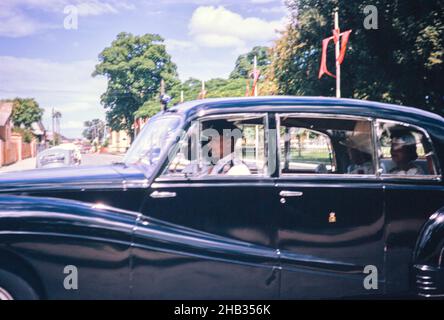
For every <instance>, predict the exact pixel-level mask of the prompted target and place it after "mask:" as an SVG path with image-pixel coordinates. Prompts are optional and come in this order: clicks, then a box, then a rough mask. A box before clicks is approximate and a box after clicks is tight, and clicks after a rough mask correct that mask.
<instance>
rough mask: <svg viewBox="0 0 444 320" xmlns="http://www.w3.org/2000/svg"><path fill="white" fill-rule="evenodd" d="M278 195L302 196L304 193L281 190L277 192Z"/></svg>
mask: <svg viewBox="0 0 444 320" xmlns="http://www.w3.org/2000/svg"><path fill="white" fill-rule="evenodd" d="M279 195H280V196H281V197H284V198H285V197H302V196H303V195H304V193H303V192H301V191H287V190H282V191H281V192H279Z"/></svg>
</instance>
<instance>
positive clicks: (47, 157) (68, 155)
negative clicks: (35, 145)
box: [36, 145, 81, 168]
mask: <svg viewBox="0 0 444 320" xmlns="http://www.w3.org/2000/svg"><path fill="white" fill-rule="evenodd" d="M80 163H81V155H80V151H79V150H78V148H72V147H71V146H64V145H60V146H57V147H53V148H50V149H47V150H44V151H42V152H40V153H39V154H38V155H37V159H36V168H56V167H67V166H68V167H69V166H75V165H79V164H80Z"/></svg>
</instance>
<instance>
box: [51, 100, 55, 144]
mask: <svg viewBox="0 0 444 320" xmlns="http://www.w3.org/2000/svg"><path fill="white" fill-rule="evenodd" d="M51 119H52V145H53V146H55V133H54V108H52V113H51Z"/></svg>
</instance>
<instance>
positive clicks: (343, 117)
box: [275, 111, 379, 180]
mask: <svg viewBox="0 0 444 320" xmlns="http://www.w3.org/2000/svg"><path fill="white" fill-rule="evenodd" d="M283 116H284V117H285V116H287V117H292V118H321V119H341V120H358V121H369V122H370V124H371V125H372V123H373V121H374V119H373V118H372V117H367V116H354V115H342V114H328V113H313V112H305V113H304V112H303V111H302V112H295V113H289V112H285V113H279V112H277V113H276V114H275V117H276V139H277V157H278V163H277V165H278V166H279V167H278V168H279V170H278V173H279V178H299V179H300V178H313V177H318V178H329V179H332V178H333V179H335V180H341V179H353V180H354V179H368V180H377V178H378V176H377V173H376V172H377V171H376V170H377V167H376V166H375V165H376V163H378V162H379V161H376V158H374V159H373V166H374V168H375V174H370V175H369V174H348V173H343V174H333V173H294V174H288V173H284V174H283V173H282V169H281V153H280V149H279V148H280V145H281V138H280V134H279V131H280V130H279V128H280V126H281V117H283ZM371 127H372V133H371V134H372V137H374V136H375V133H374V129H373V126H371ZM372 145H373V146H372V147H373V150H374V153H375V152H376V148H375V147H376V145H375V142H374V141H372ZM373 157H375V156H373ZM375 162H376V163H375Z"/></svg>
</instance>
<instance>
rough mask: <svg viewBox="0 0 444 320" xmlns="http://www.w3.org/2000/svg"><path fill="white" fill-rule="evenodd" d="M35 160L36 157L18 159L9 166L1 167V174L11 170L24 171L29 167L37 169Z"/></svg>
mask: <svg viewBox="0 0 444 320" xmlns="http://www.w3.org/2000/svg"><path fill="white" fill-rule="evenodd" d="M35 161H36V158H28V159H25V160H21V161H18V162H16V163H14V164H11V165H9V166H4V167H0V174H1V173H3V172H11V171H23V170H29V169H35Z"/></svg>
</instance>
